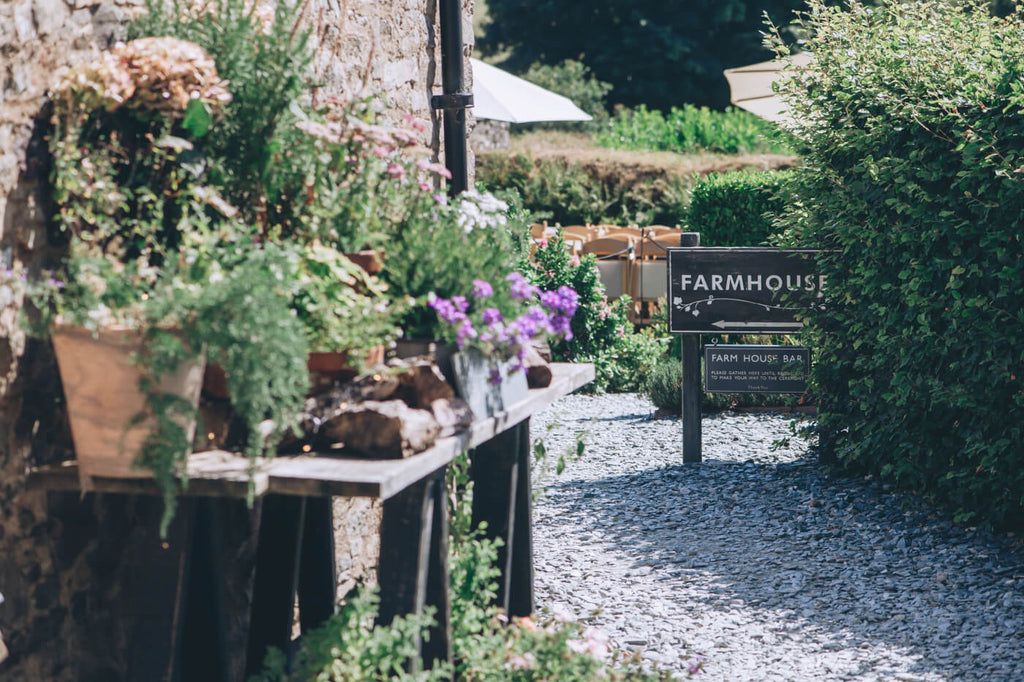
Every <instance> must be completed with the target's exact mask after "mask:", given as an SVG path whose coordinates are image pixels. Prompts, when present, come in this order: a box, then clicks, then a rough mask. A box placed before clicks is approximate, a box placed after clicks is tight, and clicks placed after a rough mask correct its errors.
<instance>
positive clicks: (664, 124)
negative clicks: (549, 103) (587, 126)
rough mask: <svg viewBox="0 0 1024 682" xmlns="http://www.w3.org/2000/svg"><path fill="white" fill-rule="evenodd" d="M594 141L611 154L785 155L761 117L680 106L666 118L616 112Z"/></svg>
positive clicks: (783, 144) (647, 112)
mask: <svg viewBox="0 0 1024 682" xmlns="http://www.w3.org/2000/svg"><path fill="white" fill-rule="evenodd" d="M596 141H597V143H598V144H600V145H601V146H604V147H611V148H613V149H641V150H648V151H666V152H680V153H686V152H697V151H708V152H720V153H725V154H754V153H777V154H788V153H791V151H790V150H791V147H790V146H789V145H788V144H787V143H786V141H785V140H784V139H783V136H782V134H780V133H779V131H778V129H777V128H776V127H775V126H774V125H772V124H770V123H768V122H766V121H765V120H764V119H763V118H760V117H758V116H755V115H754V114H751V113H748V112H746V111H741V110H739V109H734V108H731V107H730V108H728V109H726V110H725V111H713V110H711V109H708V108H707V107H695V106H693V105H692V104H686V105H684V106H683V108H681V109H679V108H676V107H672V108H671V109H670V110H669V112H668V113H667V114H663V113H662V112H660V111H658V110H657V109H653V110H648V109H647V107H646V106H644V105H642V104H641V105H640V106H639V107H637V108H636V109H626V108H625V107H620V108H618V109H616V110H615V116H613V117H612V119H611V121H610V122H609V124H608V125H607V126H606V127H605V128H603V129H602V130H601V131H600V132H599V133H598V135H597V137H596Z"/></svg>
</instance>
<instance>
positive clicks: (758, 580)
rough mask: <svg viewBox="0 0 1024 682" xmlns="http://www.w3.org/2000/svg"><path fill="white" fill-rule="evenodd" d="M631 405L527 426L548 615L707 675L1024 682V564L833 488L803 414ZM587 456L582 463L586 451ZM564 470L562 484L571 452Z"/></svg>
mask: <svg viewBox="0 0 1024 682" xmlns="http://www.w3.org/2000/svg"><path fill="white" fill-rule="evenodd" d="M653 413H654V408H653V406H652V405H651V404H650V402H649V401H647V399H646V398H644V397H642V396H638V395H634V394H626V395H607V396H586V395H571V396H567V397H565V398H563V399H561V400H559V401H558V402H556V403H555V404H554V405H553V406H552V407H550V408H548V409H547V410H545V411H544V412H542V413H539V414H538V415H536V416H534V418H533V421H532V428H531V435H532V436H533V438H534V440H535V441H536V440H537V439H542V440H543V441H544V443H545V447H546V450H547V453H548V454H547V456H546V457H545V459H544V460H543V461H541V462H538V463H536V464H535V467H534V487H535V490H536V492H537V500H536V502H535V508H534V531H533V532H534V557H535V562H536V585H537V603H538V608H539V609H540V610H542V611H543V610H546V609H551V610H554V609H559V610H567V611H569V612H570V613H572V614H573V615H575V616H576V617H577V618H579V619H581V620H584V621H586V622H588V623H590V624H593V625H595V626H597V627H598V628H600V629H601V630H603V631H604V632H606V633H607V634H608V635H609V637H610V638H611V642H612V644H613V645H615V646H616V647H618V648H620V649H622V650H625V651H639V652H641V653H642V655H643V656H644V657H645V658H647V659H649V660H651V661H656V662H658V663H660V664H662V665H663V666H668V667H670V668H672V669H673V670H676V671H679V672H682V671H684V670H685V669H686V666H687V664H688V663H689V662H690V661H693V660H694V659H695V658H696V657H701V658H703V660H704V673H703V674H702V675H701V678H702V679H706V680H723V681H729V682H734V681H740V680H758V681H760V680H879V681H882V680H886V681H888V680H907V681H910V680H921V681H929V682H930V681H932V680H984V681H986V682H1002V681H1006V682H1016V681H1024V549H1022V548H1021V543H1020V542H1019V541H1017V540H1016V539H1015V538H1012V537H1007V536H996V537H993V536H990V535H987V534H984V533H982V532H977V531H970V530H966V529H962V528H958V527H955V526H953V525H952V524H951V523H950V522H949V521H948V520H944V519H943V518H942V517H941V516H938V515H936V514H934V513H931V512H930V510H929V509H928V508H927V507H926V506H925V505H923V504H921V503H919V501H917V500H915V499H913V498H910V497H907V496H904V495H898V494H894V493H891V492H888V491H887V490H885V489H884V488H882V487H881V486H878V485H876V484H874V483H872V482H870V481H865V480H861V479H855V480H849V479H829V478H827V477H826V476H824V475H823V473H822V472H821V471H820V470H819V468H818V467H817V466H816V464H815V462H814V461H813V459H811V458H810V456H809V455H808V454H807V451H806V447H805V445H804V443H803V442H802V441H800V440H799V439H796V438H792V439H791V441H790V444H789V446H788V447H784V448H781V449H778V450H777V451H774V452H773V451H772V450H771V445H772V443H773V442H775V441H778V440H780V439H783V438H786V437H790V435H791V434H790V425H791V422H792V421H793V418H792V417H790V416H786V415H779V414H734V413H726V414H722V415H715V416H705V418H704V421H703V432H704V434H703V437H704V446H703V448H704V463H703V464H701V465H682V464H681V461H682V456H681V452H680V448H681V445H680V444H681V433H682V427H681V424H680V421H679V419H678V418H675V419H673V418H667V419H654V418H653ZM581 435H582V438H583V439H584V442H585V451H584V454H583V457H582V458H580V459H575V458H574V454H575V450H576V441H577V438H578V437H580V436H581ZM563 454H564V456H565V457H566V459H567V463H566V467H565V470H564V471H563V472H562V473H561V474H556V473H555V468H556V462H557V460H558V457H559V455H563Z"/></svg>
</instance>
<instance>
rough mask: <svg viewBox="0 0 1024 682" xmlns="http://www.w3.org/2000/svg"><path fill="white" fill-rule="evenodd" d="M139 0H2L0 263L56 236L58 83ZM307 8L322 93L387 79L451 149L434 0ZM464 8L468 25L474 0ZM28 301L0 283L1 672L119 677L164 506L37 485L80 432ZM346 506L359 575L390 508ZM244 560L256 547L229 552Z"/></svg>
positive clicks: (350, 553)
mask: <svg viewBox="0 0 1024 682" xmlns="http://www.w3.org/2000/svg"><path fill="white" fill-rule="evenodd" d="M141 4H142V2H141V0H114V1H112V2H101V1H98V0H0V277H2V276H3V272H2V270H6V269H9V268H10V267H11V266H12V265H17V266H20V267H25V268H28V269H29V270H30V271H31V270H33V269H38V268H39V267H40V264H41V263H43V262H45V261H46V260H47V259H48V258H52V256H53V253H54V252H55V247H53V246H52V242H51V239H50V237H51V235H49V234H48V232H47V221H46V218H47V215H48V213H49V210H50V207H49V202H48V197H47V192H46V177H47V172H48V169H47V163H46V154H45V140H44V139H43V137H42V136H43V133H42V132H41V131H42V130H43V129H44V127H45V126H44V125H43V124H44V123H45V111H44V109H45V95H46V92H47V90H48V88H50V87H51V86H52V85H53V84H54V83H55V82H56V79H57V78H58V77H59V75H60V73H61V71H62V69H65V68H67V67H68V66H70V65H74V64H77V63H81V62H83V61H85V60H88V59H90V58H92V57H93V56H94V55H96V54H97V53H98V51H99V50H100V49H103V48H104V47H108V46H109V45H110V44H112V42H113V41H115V40H116V39H118V38H119V37H121V36H123V32H124V25H125V22H126V21H127V20H128V19H129V18H130V16H131V15H132V13H133V12H136V11H139V9H140V5H141ZM305 11H306V14H305V16H306V20H307V21H308V22H310V25H311V26H312V27H313V29H314V30H313V34H314V35H313V40H314V45H315V46H316V48H317V58H316V60H315V63H314V75H315V77H316V78H317V79H318V80H320V81H322V83H323V87H322V88H319V89H318V90H316V91H315V95H314V96H315V97H317V98H327V97H332V96H340V97H343V98H346V97H350V96H358V95H362V94H365V93H368V92H378V93H382V96H381V98H380V100H379V106H380V107H381V110H382V111H383V112H384V116H385V117H387V118H389V119H390V121H391V122H392V123H400V122H401V119H402V118H403V117H404V116H405V115H406V114H410V115H412V116H414V117H415V118H416V119H419V120H421V121H424V122H427V123H428V124H429V127H428V133H427V136H428V137H429V139H427V140H424V141H425V142H427V143H428V144H430V146H431V147H432V148H433V149H434V150H435V153H438V152H440V148H441V140H440V133H439V127H440V120H439V117H437V116H436V115H435V114H433V112H431V110H430V107H429V98H430V95H431V93H434V92H440V85H439V78H440V76H439V73H440V71H439V68H438V64H439V59H440V56H439V50H438V48H437V45H438V44H439V36H438V30H437V25H436V24H437V21H436V0H389V1H388V2H379V0H310V2H309V5H308V6H307V8H306V10H305ZM464 14H465V16H466V21H465V23H464V36H465V39H466V40H467V41H471V40H472V28H471V18H472V0H467V1H466V2H464ZM470 49H471V46H470V45H467V48H466V52H465V55H464V57H465V58H466V59H467V67H466V68H467V74H468V73H469V72H468V69H469V67H468V55H469V50H470ZM469 167H470V168H472V167H473V166H472V162H471V163H470V165H469ZM20 306H21V300H20V299H19V297H18V296H17V295H11V291H10V288H8V289H4V288H2V287H0V593H2V595H3V599H2V600H0V633H2V637H3V641H4V642H5V644H6V648H8V649H9V657H8V658H7V660H6V661H0V678H2V679H3V680H4V682H22V681H24V682H50V681H56V682H61V681H64V680H83V681H84V680H97V681H100V680H102V681H104V682H107V681H110V680H118V679H124V678H125V677H126V676H127V672H126V671H127V670H128V669H129V668H130V665H131V662H130V661H127V660H126V658H125V654H124V649H125V646H124V645H125V642H126V641H128V640H129V639H130V638H131V637H132V636H133V635H134V634H135V633H132V632H128V631H126V629H125V624H124V623H125V621H124V620H123V619H122V618H121V616H123V614H122V613H121V612H120V611H118V610H117V608H116V607H113V606H112V605H113V604H123V603H124V602H125V601H126V600H125V595H126V594H127V593H128V592H129V591H130V590H132V589H133V585H134V584H135V582H133V581H134V580H135V578H137V577H138V571H139V570H140V566H139V565H138V563H137V562H136V561H134V560H133V559H132V558H131V550H132V549H133V548H135V547H146V546H147V543H150V544H151V543H152V542H153V538H152V537H151V536H150V535H147V533H145V532H143V531H141V530H140V528H141V527H142V526H143V525H144V523H149V522H151V521H152V518H153V514H154V513H156V510H155V509H154V506H153V500H152V499H141V498H129V497H124V496H106V498H105V499H104V498H102V497H101V496H96V495H92V494H89V495H86V496H84V497H82V498H79V496H78V495H77V494H55V493H50V494H49V495H48V494H46V493H43V492H40V491H36V490H29V489H28V487H27V483H26V479H27V475H26V474H27V470H28V468H29V466H31V465H34V464H41V463H48V462H54V461H60V460H62V459H67V458H69V457H70V456H71V447H70V434H69V430H68V427H67V421H66V417H65V415H64V413H63V408H62V396H61V391H60V382H59V377H58V375H57V372H56V365H55V362H54V360H53V354H52V349H51V347H50V344H49V342H45V341H37V340H32V339H27V338H26V336H25V334H24V333H23V332H22V331H21V329H20V327H19V324H18V317H19V309H20ZM335 508H336V510H337V514H336V516H337V518H336V531H337V536H338V538H339V539H340V540H343V541H344V542H343V546H342V547H341V548H340V551H339V557H341V559H340V563H341V565H340V566H339V569H340V575H341V577H342V578H343V580H344V581H345V583H346V584H351V582H352V581H354V580H358V579H361V578H362V577H363V576H365V575H366V574H367V572H368V570H369V568H370V567H371V566H372V564H373V563H374V562H375V560H376V559H375V552H376V548H377V546H378V543H377V540H376V538H375V537H374V534H373V532H372V529H373V528H375V524H376V523H377V521H376V519H377V518H378V517H377V515H378V514H379V509H377V508H376V506H375V505H371V504H369V503H367V502H365V501H356V502H350V503H345V502H339V503H337V504H336V506H335ZM236 514H237V517H238V518H237V519H235V520H234V521H233V523H234V526H235V527H236V528H242V529H243V531H244V528H245V527H247V525H249V524H252V523H254V519H255V518H256V516H255V515H256V514H258V509H257V510H256V511H254V512H253V513H251V514H247V513H241V512H236ZM249 560H251V548H246V547H240V548H239V555H238V556H234V557H231V561H232V562H234V563H242V564H244V563H245V562H246V561H249ZM136 582H137V581H136ZM3 648H4V647H3V646H2V645H0V652H2V651H3ZM86 652H90V653H86ZM0 655H2V654H0Z"/></svg>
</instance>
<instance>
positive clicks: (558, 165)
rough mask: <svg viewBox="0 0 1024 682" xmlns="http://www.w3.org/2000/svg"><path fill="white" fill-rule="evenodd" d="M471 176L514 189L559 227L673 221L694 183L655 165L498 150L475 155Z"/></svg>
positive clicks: (682, 213) (681, 213) (677, 218)
mask: <svg viewBox="0 0 1024 682" xmlns="http://www.w3.org/2000/svg"><path fill="white" fill-rule="evenodd" d="M476 179H477V182H479V183H480V184H481V185H483V186H485V187H488V188H490V189H515V190H516V191H518V192H519V194H520V195H521V196H522V197H523V205H524V207H525V208H526V209H527V210H528V211H531V212H532V213H534V214H536V215H537V217H538V219H546V220H549V221H551V222H552V223H559V224H561V225H583V224H588V223H590V224H600V223H610V224H617V225H628V224H636V225H670V226H671V225H678V224H681V223H682V222H683V220H684V219H685V216H686V205H687V203H688V201H689V189H690V187H691V186H692V184H693V179H692V178H690V177H688V176H686V177H684V176H679V175H674V174H672V173H669V172H666V171H661V170H657V169H652V170H650V171H643V170H637V169H636V168H628V167H625V166H615V165H614V164H612V165H610V166H602V165H600V164H577V163H570V162H568V161H566V160H564V159H557V158H543V157H538V158H533V157H530V156H527V155H525V154H505V153H500V152H491V153H488V154H478V155H477V157H476Z"/></svg>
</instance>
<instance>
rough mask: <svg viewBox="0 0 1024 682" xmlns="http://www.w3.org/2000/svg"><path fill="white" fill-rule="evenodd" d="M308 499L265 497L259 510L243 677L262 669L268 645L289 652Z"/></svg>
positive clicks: (279, 496) (277, 496) (278, 496)
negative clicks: (254, 574) (244, 673)
mask: <svg viewBox="0 0 1024 682" xmlns="http://www.w3.org/2000/svg"><path fill="white" fill-rule="evenodd" d="M305 503H306V498H304V497H296V496H290V495H267V496H266V497H265V498H264V499H263V502H262V510H261V511H260V529H259V546H258V548H257V550H256V551H257V558H256V576H255V578H254V584H253V590H252V591H253V594H252V611H251V614H252V615H251V620H250V626H249V646H248V651H247V656H246V678H248V677H249V676H251V675H255V674H256V673H258V672H259V671H260V670H261V669H262V668H263V658H264V657H265V656H266V655H267V647H270V646H274V647H277V648H279V649H281V650H282V651H284V652H286V653H287V652H288V648H289V644H290V643H291V639H292V620H293V617H294V614H295V591H296V589H297V587H298V580H299V554H300V550H301V548H302V530H303V527H304V526H305V515H306V504H305Z"/></svg>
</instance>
